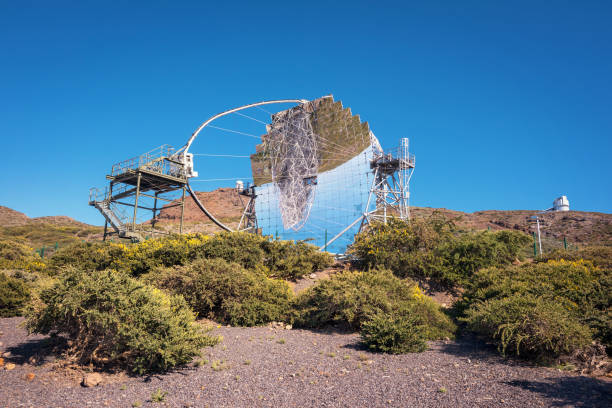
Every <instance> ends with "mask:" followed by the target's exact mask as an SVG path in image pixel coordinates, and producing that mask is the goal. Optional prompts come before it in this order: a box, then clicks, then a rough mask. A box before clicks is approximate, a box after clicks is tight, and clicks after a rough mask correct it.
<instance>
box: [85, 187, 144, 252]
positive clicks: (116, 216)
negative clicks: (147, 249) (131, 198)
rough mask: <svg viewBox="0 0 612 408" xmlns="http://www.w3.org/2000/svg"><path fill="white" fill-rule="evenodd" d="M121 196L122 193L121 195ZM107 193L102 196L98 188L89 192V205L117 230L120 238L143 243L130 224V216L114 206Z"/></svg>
mask: <svg viewBox="0 0 612 408" xmlns="http://www.w3.org/2000/svg"><path fill="white" fill-rule="evenodd" d="M120 194H121V193H120ZM114 198H115V197H109V195H108V193H107V192H104V194H102V193H101V192H100V191H99V190H98V189H97V188H92V189H91V190H90V191H89V205H91V206H93V207H95V208H97V209H98V211H100V214H102V215H103V216H104V219H105V220H106V222H107V223H108V224H110V226H111V227H112V228H113V229H114V230H115V232H116V233H117V235H119V237H120V238H128V239H131V240H132V241H136V242H138V241H141V240H142V236H141V235H140V234H139V233H138V232H136V231H132V228H131V227H132V226H131V225H130V224H129V222H128V221H129V219H128V216H127V215H125V214H123V212H122V211H121V209H120V208H118V207H117V206H116V205H113V202H112V199H114Z"/></svg>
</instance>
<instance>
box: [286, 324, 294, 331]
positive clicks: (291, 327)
mask: <svg viewBox="0 0 612 408" xmlns="http://www.w3.org/2000/svg"><path fill="white" fill-rule="evenodd" d="M291 329H293V326H292V325H290V324H288V325H286V326H285V330H291Z"/></svg>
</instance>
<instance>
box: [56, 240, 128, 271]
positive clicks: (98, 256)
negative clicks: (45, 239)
mask: <svg viewBox="0 0 612 408" xmlns="http://www.w3.org/2000/svg"><path fill="white" fill-rule="evenodd" d="M125 255H126V247H125V245H122V244H113V243H110V242H77V243H74V244H72V245H68V246H65V247H62V248H59V249H58V250H57V251H55V253H54V254H53V256H52V257H51V258H49V261H48V263H47V269H46V270H47V272H48V273H49V274H50V275H57V274H59V273H60V272H61V271H62V269H63V268H70V267H73V268H76V269H81V270H84V271H101V270H104V269H108V268H113V269H121V268H119V265H118V261H120V260H121V259H123V258H124V256H125Z"/></svg>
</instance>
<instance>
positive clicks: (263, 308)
mask: <svg viewBox="0 0 612 408" xmlns="http://www.w3.org/2000/svg"><path fill="white" fill-rule="evenodd" d="M142 279H143V280H144V281H145V282H148V283H150V284H152V285H155V286H157V287H159V288H162V289H164V290H168V291H169V292H171V293H175V294H181V295H183V296H184V297H185V299H186V300H187V302H188V303H189V305H190V306H191V307H192V308H193V310H194V311H195V312H196V313H197V314H198V315H199V316H200V317H206V318H210V319H213V320H215V321H219V322H224V323H229V324H232V325H237V326H255V325H260V324H265V323H268V322H271V321H281V320H285V319H286V317H287V314H288V311H289V307H290V302H291V298H292V293H291V291H290V289H289V286H288V285H287V283H286V282H284V281H281V280H277V279H272V278H268V277H267V276H266V274H265V273H264V272H262V271H261V270H257V269H254V270H247V269H245V268H243V267H242V266H240V265H239V264H236V263H229V262H227V261H225V260H223V259H221V258H216V259H215V258H213V259H205V258H204V259H199V260H196V261H195V262H193V263H191V264H189V265H186V266H177V267H173V268H159V269H156V270H154V271H152V272H150V273H149V274H147V275H144V276H143V277H142Z"/></svg>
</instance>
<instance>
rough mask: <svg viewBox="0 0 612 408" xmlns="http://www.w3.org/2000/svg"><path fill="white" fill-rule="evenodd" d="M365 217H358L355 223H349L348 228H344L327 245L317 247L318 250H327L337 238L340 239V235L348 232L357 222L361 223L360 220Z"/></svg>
mask: <svg viewBox="0 0 612 408" xmlns="http://www.w3.org/2000/svg"><path fill="white" fill-rule="evenodd" d="M364 216H365V215H360V216H359V218H357V219H356V220H355V221H353V222H351V223H350V224H349V226H348V227H346V228H345V229H343V230H342V231H340V232H339V233H338V234H337V235H336V236H335V237H333V238H332V239H330V240H329V241H328V242H327V243H325V245H323V246H322V247H319V250H322V249H323V248H327V247H328V246H329V244H331V243H332V242H334V241H335V240H337V239H338V238H340V237H341V236H342V235H344V233H345V232H346V231H348V230H350V229H351V228H352V227H353V225H355V224H357V223H358V222H359V221H361V219H362V218H364Z"/></svg>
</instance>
